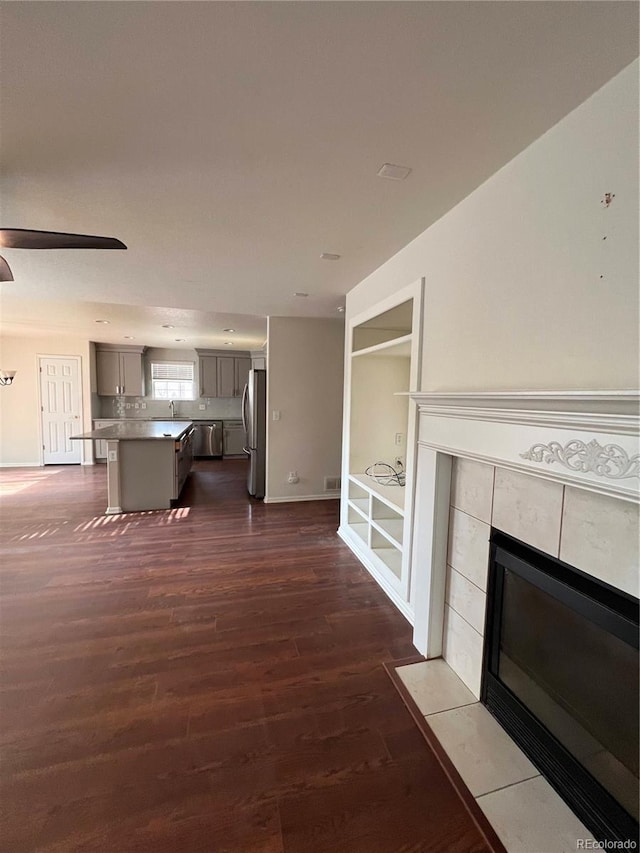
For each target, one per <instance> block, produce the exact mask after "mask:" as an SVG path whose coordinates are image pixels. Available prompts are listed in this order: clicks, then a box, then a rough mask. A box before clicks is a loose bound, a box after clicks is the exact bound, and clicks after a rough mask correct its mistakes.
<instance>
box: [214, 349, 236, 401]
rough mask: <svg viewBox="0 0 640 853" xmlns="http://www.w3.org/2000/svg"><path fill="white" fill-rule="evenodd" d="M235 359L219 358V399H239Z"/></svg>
mask: <svg viewBox="0 0 640 853" xmlns="http://www.w3.org/2000/svg"><path fill="white" fill-rule="evenodd" d="M235 362H236V359H235V358H231V357H229V358H218V397H237V396H238V395H237V394H236V371H235Z"/></svg>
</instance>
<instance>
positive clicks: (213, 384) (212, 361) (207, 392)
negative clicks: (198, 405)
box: [196, 350, 219, 397]
mask: <svg viewBox="0 0 640 853" xmlns="http://www.w3.org/2000/svg"><path fill="white" fill-rule="evenodd" d="M196 352H197V353H198V362H199V375H200V391H199V396H200V397H218V396H219V394H218V356H217V355H211V354H210V353H204V352H202V350H196Z"/></svg>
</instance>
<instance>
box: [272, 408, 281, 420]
mask: <svg viewBox="0 0 640 853" xmlns="http://www.w3.org/2000/svg"><path fill="white" fill-rule="evenodd" d="M272 418H273V420H274V421H279V420H280V410H279V409H274V410H273V414H272Z"/></svg>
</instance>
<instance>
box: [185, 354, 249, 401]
mask: <svg viewBox="0 0 640 853" xmlns="http://www.w3.org/2000/svg"><path fill="white" fill-rule="evenodd" d="M196 352H197V353H198V360H199V364H200V397H241V396H242V391H243V389H244V386H245V385H246V382H247V378H248V376H249V370H250V369H251V357H250V356H249V353H244V352H243V353H241V354H239V355H229V354H228V353H226V352H224V353H222V352H219V351H217V350H201V349H199V350H196Z"/></svg>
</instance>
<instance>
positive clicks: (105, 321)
mask: <svg viewBox="0 0 640 853" xmlns="http://www.w3.org/2000/svg"><path fill="white" fill-rule="evenodd" d="M110 322H111V320H96V323H104V324H105V326H108V325H109V323H110Z"/></svg>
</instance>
